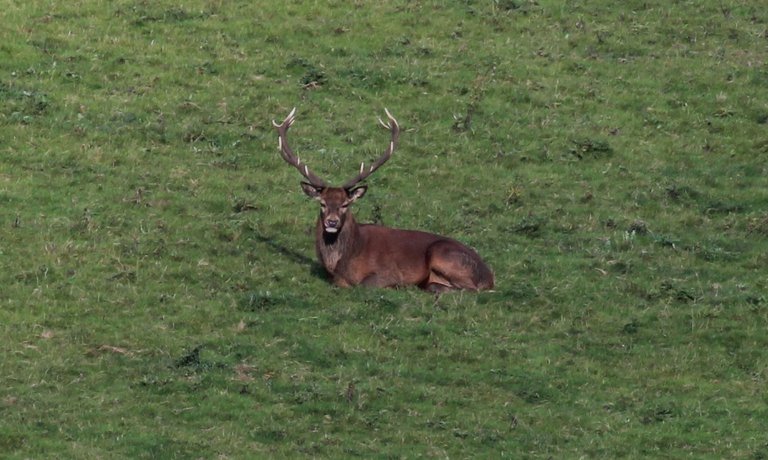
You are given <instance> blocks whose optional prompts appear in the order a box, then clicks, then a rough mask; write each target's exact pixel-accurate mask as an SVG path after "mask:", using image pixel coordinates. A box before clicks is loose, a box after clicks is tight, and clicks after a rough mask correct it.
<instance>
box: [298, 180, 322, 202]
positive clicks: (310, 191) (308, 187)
mask: <svg viewBox="0 0 768 460" xmlns="http://www.w3.org/2000/svg"><path fill="white" fill-rule="evenodd" d="M301 189H302V190H303V191H304V193H305V194H306V195H307V196H308V197H310V198H314V199H316V200H317V199H319V198H320V194H321V193H323V188H322V187H316V186H314V185H312V184H310V183H309V182H302V183H301Z"/></svg>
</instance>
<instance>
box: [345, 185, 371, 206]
mask: <svg viewBox="0 0 768 460" xmlns="http://www.w3.org/2000/svg"><path fill="white" fill-rule="evenodd" d="M366 191H368V186H367V185H361V186H359V187H355V188H353V189H351V190H347V195H349V201H350V202H353V201H355V200H357V199H358V198H362V197H363V195H365V192H366Z"/></svg>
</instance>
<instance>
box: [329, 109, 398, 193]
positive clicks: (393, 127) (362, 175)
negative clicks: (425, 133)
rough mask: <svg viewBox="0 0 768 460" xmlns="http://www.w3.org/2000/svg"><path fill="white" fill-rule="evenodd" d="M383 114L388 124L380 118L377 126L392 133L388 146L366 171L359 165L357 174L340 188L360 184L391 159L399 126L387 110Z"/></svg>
mask: <svg viewBox="0 0 768 460" xmlns="http://www.w3.org/2000/svg"><path fill="white" fill-rule="evenodd" d="M384 112H385V113H386V114H387V120H388V121H389V123H384V121H382V119H381V118H379V124H380V125H381V126H382V127H384V128H385V129H388V130H389V131H390V132H391V133H392V139H391V140H390V141H389V146H388V147H387V149H386V150H385V151H384V153H383V154H382V155H381V156H380V157H379V159H378V160H376V161H375V162H374V163H373V164H372V165H371V166H370V167H369V168H368V169H367V170H366V168H365V163H361V164H360V172H359V173H358V174H357V176H355V177H353V178H352V179H350V180H348V181H347V182H346V183H345V184H344V185H342V188H345V189H350V188H352V187H354V186H355V185H357V184H358V183H360V182H361V181H364V180H365V179H366V178H368V176H370V175H371V174H373V172H374V171H376V170H377V169H379V167H380V166H381V165H383V164H384V163H386V162H387V160H389V159H390V157H392V153H393V152H394V151H395V144H396V143H397V139H398V137H399V136H400V125H398V124H397V120H395V117H393V116H392V114H391V113H389V110H387V109H386V108H385V109H384Z"/></svg>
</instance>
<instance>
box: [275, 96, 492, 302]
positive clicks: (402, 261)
mask: <svg viewBox="0 0 768 460" xmlns="http://www.w3.org/2000/svg"><path fill="white" fill-rule="evenodd" d="M385 111H386V113H387V118H388V119H389V122H388V123H384V122H383V121H381V119H379V123H381V125H382V126H383V127H384V128H386V129H387V130H389V131H390V132H391V133H392V140H391V141H390V142H389V147H387V149H386V150H385V151H384V154H383V155H382V156H381V157H380V158H379V159H378V160H376V161H375V162H374V163H373V164H372V165H371V166H370V167H366V166H365V164H364V163H363V164H361V165H360V173H359V174H358V175H357V176H355V177H353V178H352V179H350V180H349V181H347V182H346V183H345V184H344V185H342V186H341V187H331V186H329V185H328V184H326V183H325V181H323V180H322V179H320V177H318V176H317V175H316V174H315V173H313V172H312V171H311V170H310V169H309V167H308V166H307V165H306V164H305V163H303V162H302V161H301V159H300V158H299V157H297V156H296V155H294V154H293V151H292V150H291V148H290V147H288V141H287V139H286V134H287V132H288V128H290V127H291V125H293V122H294V121H295V120H296V118H295V114H296V109H295V108H294V109H293V110H292V111H291V113H290V114H288V116H287V117H286V118H285V120H283V122H282V123H281V124H277V123H276V122H274V121H273V122H272V124H274V125H275V128H277V133H278V146H279V148H280V154H281V156H282V157H283V160H285V161H286V162H287V163H288V164H290V165H291V166H293V167H294V168H296V169H298V170H299V172H300V173H301V175H302V176H304V177H305V178H306V179H307V182H302V183H301V188H302V189H303V190H304V193H305V194H307V195H308V196H310V197H312V198H314V199H316V200H317V201H319V202H320V217H319V218H318V219H317V228H316V237H315V247H316V250H317V258H318V259H319V261H320V263H321V264H322V265H323V266H324V267H325V269H326V270H327V271H328V273H329V274H330V275H331V277H332V278H333V283H334V284H336V285H337V286H341V287H347V286H355V285H358V284H362V285H364V286H374V287H397V286H407V285H416V286H418V287H420V288H422V289H425V290H429V291H433V292H442V291H447V290H454V289H467V290H472V291H479V290H483V289H492V288H493V273H492V272H491V270H490V269H489V268H488V266H487V265H486V264H485V262H483V260H482V259H481V258H480V256H478V255H477V253H476V252H475V251H473V250H472V249H470V248H468V247H467V246H465V245H463V244H461V243H459V242H458V241H456V240H453V239H450V238H446V237H444V236H440V235H435V234H432V233H426V232H419V231H414V230H399V229H394V228H387V227H383V226H380V225H372V224H358V223H357V222H356V221H355V218H354V217H353V216H352V212H351V211H350V210H349V206H350V205H351V204H352V203H354V202H355V201H356V200H357V199H358V198H361V197H362V196H363V195H365V192H366V190H367V186H366V185H358V184H359V183H360V182H362V181H363V180H365V179H366V178H367V177H368V176H370V175H371V174H372V173H373V172H374V171H376V170H377V169H378V168H379V167H380V166H381V165H383V164H384V163H385V162H386V161H387V160H389V157H391V156H392V152H393V151H394V150H395V144H396V143H397V138H398V136H399V134H400V127H399V126H398V124H397V120H395V118H394V117H393V116H392V115H391V114H390V113H389V111H387V110H386V109H385Z"/></svg>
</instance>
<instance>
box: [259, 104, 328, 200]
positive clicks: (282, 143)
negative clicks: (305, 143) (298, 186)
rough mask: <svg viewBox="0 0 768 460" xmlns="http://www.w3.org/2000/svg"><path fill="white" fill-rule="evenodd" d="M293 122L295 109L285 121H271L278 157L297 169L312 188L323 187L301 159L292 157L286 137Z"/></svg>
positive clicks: (322, 182) (321, 181) (322, 181)
mask: <svg viewBox="0 0 768 460" xmlns="http://www.w3.org/2000/svg"><path fill="white" fill-rule="evenodd" d="M294 121H296V107H294V108H293V110H291V113H289V114H288V116H287V117H285V120H283V122H282V123H280V124H277V123H276V122H275V121H274V120H272V124H273V125H274V126H275V128H277V136H278V137H277V143H278V144H277V145H278V147H279V148H280V156H282V157H283V160H285V161H286V162H287V163H288V164H289V165H291V166H293V167H294V168H296V169H298V170H299V172H300V173H301V175H302V176H304V177H305V178H306V179H307V181H309V183H310V184H312V186H314V187H325V186H326V183H325V181H324V180H322V179H320V177H318V176H317V174H315V173H313V172H312V171H311V170H310V169H309V167H308V166H307V165H306V164H305V163H302V162H301V158H299V157H297V156H296V155H294V154H293V151H292V150H291V148H290V147H289V146H288V140H287V138H286V135H287V134H288V128H290V127H291V125H293V122H294Z"/></svg>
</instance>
